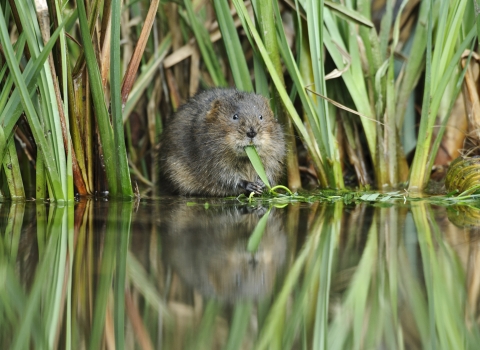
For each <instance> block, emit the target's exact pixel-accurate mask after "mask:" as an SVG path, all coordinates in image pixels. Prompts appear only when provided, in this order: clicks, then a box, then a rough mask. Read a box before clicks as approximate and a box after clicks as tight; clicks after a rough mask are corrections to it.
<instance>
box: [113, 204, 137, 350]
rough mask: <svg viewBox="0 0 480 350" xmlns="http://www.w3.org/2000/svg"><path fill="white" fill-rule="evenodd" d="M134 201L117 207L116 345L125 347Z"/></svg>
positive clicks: (118, 347) (120, 347)
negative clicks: (127, 283)
mask: <svg viewBox="0 0 480 350" xmlns="http://www.w3.org/2000/svg"><path fill="white" fill-rule="evenodd" d="M132 211H133V202H124V203H119V207H118V209H117V213H118V217H119V218H121V220H119V221H118V222H117V227H118V230H117V232H116V237H117V253H116V268H115V287H114V307H115V312H114V315H115V318H114V326H115V347H116V348H117V349H120V350H121V349H124V348H125V288H126V275H127V255H128V242H129V240H130V226H131V223H132Z"/></svg>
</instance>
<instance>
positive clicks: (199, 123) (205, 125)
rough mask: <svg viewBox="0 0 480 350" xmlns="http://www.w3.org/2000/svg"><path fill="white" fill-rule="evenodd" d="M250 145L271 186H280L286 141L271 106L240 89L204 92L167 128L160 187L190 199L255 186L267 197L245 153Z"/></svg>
mask: <svg viewBox="0 0 480 350" xmlns="http://www.w3.org/2000/svg"><path fill="white" fill-rule="evenodd" d="M234 116H237V117H238V118H236V119H234ZM260 116H261V118H260ZM252 132H254V133H256V135H255V136H254V137H251V136H252V135H253V133H252ZM247 133H249V135H247ZM250 144H253V145H254V146H255V147H256V149H257V152H258V154H259V156H260V159H261V160H262V162H263V166H264V167H265V171H266V173H267V176H268V179H269V181H270V183H271V184H275V183H277V182H278V181H279V180H280V178H281V176H282V173H283V159H284V157H285V140H284V136H283V132H282V129H281V127H280V125H279V124H278V122H277V121H276V120H275V118H274V116H273V113H272V111H271V109H270V107H269V105H268V101H267V100H266V99H265V98H264V97H263V96H260V95H256V94H252V93H246V92H241V91H237V90H235V89H211V90H207V91H204V92H201V93H199V94H197V95H196V96H194V97H193V98H191V99H190V100H189V101H188V102H187V103H186V104H184V105H183V106H181V107H180V108H179V109H178V111H177V112H176V114H175V115H174V116H173V118H172V119H171V120H170V122H169V124H168V125H167V126H166V128H165V131H164V133H163V135H162V139H161V142H160V149H159V156H158V163H159V171H160V187H161V188H162V189H166V190H168V191H170V192H176V193H180V194H184V195H206V196H229V195H238V194H241V193H246V192H247V193H248V192H250V191H251V188H252V186H253V188H255V189H256V190H255V192H257V193H258V192H261V187H262V186H263V183H262V182H261V181H260V179H259V178H258V175H257V174H256V172H255V170H254V169H253V167H252V165H251V163H250V161H249V159H248V157H247V155H246V153H245V150H244V147H245V146H248V145H250ZM259 188H260V189H259Z"/></svg>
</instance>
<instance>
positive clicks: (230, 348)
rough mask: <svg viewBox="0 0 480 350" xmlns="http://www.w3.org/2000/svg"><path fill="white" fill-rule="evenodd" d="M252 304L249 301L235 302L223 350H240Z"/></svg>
mask: <svg viewBox="0 0 480 350" xmlns="http://www.w3.org/2000/svg"><path fill="white" fill-rule="evenodd" d="M252 309H253V304H252V302H251V301H245V302H237V303H235V307H234V310H233V318H232V324H231V327H230V331H229V332H228V339H227V344H226V345H225V348H224V349H225V350H236V349H241V348H242V347H241V346H242V340H243V337H244V336H245V333H246V330H247V327H248V325H249V320H250V317H251V313H252Z"/></svg>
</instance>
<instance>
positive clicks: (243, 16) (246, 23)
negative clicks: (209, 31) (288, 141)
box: [233, 0, 321, 168]
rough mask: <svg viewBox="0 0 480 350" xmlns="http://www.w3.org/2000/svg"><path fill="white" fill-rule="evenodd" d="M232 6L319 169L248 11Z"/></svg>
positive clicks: (241, 5) (240, 4) (311, 145)
mask: <svg viewBox="0 0 480 350" xmlns="http://www.w3.org/2000/svg"><path fill="white" fill-rule="evenodd" d="M233 4H234V5H235V8H236V9H237V13H238V15H239V18H240V20H241V22H242V26H243V28H245V29H246V30H247V31H249V32H250V35H251V38H252V39H253V41H254V42H255V44H256V46H257V49H258V52H259V53H260V55H261V57H262V59H263V62H264V63H265V65H266V67H267V70H268V73H269V74H270V77H271V79H272V81H273V83H274V84H275V87H276V89H277V90H278V93H279V94H280V98H281V99H282V101H283V103H284V105H285V108H286V109H287V111H288V113H289V114H290V117H291V118H292V120H293V122H294V124H295V127H296V128H297V131H298V132H299V134H300V137H301V138H302V140H303V141H304V142H305V144H306V147H307V149H308V151H309V152H310V155H311V156H312V159H313V161H314V163H315V165H316V167H318V168H320V167H321V161H320V159H319V157H318V155H317V152H316V147H315V145H314V143H313V142H312V140H311V138H310V135H309V134H308V132H307V130H306V129H305V127H304V125H303V121H302V120H301V118H300V116H299V115H298V113H297V111H296V109H295V107H294V105H293V103H292V101H291V100H290V97H289V96H288V94H287V91H286V90H285V88H284V87H283V84H282V82H281V79H280V78H279V77H278V74H277V72H276V70H275V67H274V66H273V63H272V61H271V60H270V58H269V56H268V52H267V50H266V48H265V46H264V44H263V42H262V40H261V38H260V35H259V34H258V32H257V30H256V28H255V25H254V24H253V22H252V21H251V19H250V17H249V15H248V11H247V9H246V7H245V4H244V3H243V2H241V1H239V0H233Z"/></svg>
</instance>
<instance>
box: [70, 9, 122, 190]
mask: <svg viewBox="0 0 480 350" xmlns="http://www.w3.org/2000/svg"><path fill="white" fill-rule="evenodd" d="M77 9H78V18H79V21H80V32H81V37H82V41H83V47H84V52H85V60H86V62H87V70H88V75H89V78H90V89H91V96H92V99H93V104H94V106H95V116H96V120H97V124H98V130H99V133H100V140H101V143H102V150H103V156H104V157H103V160H104V162H105V168H106V169H105V170H106V175H107V182H108V189H109V192H110V194H111V195H112V196H116V195H118V194H121V193H118V190H119V186H118V182H117V181H118V179H117V170H118V169H117V167H118V164H117V156H116V154H117V153H116V149H115V137H114V134H113V129H112V125H111V124H110V116H109V114H108V111H107V106H106V105H105V97H104V92H103V85H102V78H101V76H100V70H99V68H98V63H97V58H96V56H95V52H94V49H93V43H92V37H91V36H90V32H89V28H88V23H87V15H86V13H85V5H84V3H83V1H79V2H78V3H77ZM120 170H123V169H120Z"/></svg>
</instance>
